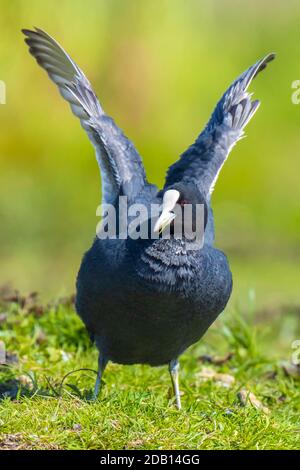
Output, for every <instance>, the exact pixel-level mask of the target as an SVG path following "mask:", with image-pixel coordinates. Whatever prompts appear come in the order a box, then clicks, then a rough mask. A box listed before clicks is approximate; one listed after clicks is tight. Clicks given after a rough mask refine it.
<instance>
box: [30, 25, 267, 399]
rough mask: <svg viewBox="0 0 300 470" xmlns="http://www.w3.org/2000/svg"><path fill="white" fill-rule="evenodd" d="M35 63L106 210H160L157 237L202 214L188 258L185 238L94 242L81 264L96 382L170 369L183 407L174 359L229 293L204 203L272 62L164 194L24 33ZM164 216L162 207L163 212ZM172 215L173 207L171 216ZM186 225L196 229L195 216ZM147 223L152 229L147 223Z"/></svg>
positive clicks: (82, 304)
mask: <svg viewBox="0 0 300 470" xmlns="http://www.w3.org/2000/svg"><path fill="white" fill-rule="evenodd" d="M23 32H24V34H25V35H26V42H27V44H28V45H29V48H30V49H29V50H30V52H31V54H32V55H33V56H34V57H35V58H36V60H37V62H38V63H39V64H40V65H41V66H42V67H43V68H44V69H45V70H46V71H47V72H48V75H49V76H50V78H51V79H52V80H53V81H54V82H55V83H56V84H57V86H58V88H59V90H60V93H61V94H62V96H63V97H64V98H65V99H66V100H67V101H68V102H69V103H70V105H71V108H72V110H73V112H74V114H75V115H76V116H78V117H79V118H80V121H81V124H82V126H83V128H84V129H85V130H86V131H87V134H88V136H89V138H90V140H91V142H92V144H93V145H94V147H95V149H96V155H97V161H98V163H99V166H100V169H101V174H102V194H103V201H104V202H110V203H112V204H114V205H115V206H116V207H117V209H118V196H119V195H126V196H127V197H128V201H129V202H130V203H137V202H138V203H143V204H144V205H146V206H147V207H149V206H150V204H151V203H154V202H156V203H160V204H162V215H161V216H160V218H159V220H158V222H157V224H156V225H157V227H158V229H159V230H161V228H162V227H163V226H165V225H166V224H167V225H170V227H171V234H173V233H174V223H175V221H174V217H175V216H174V213H173V205H172V203H171V205H170V201H172V198H173V199H174V201H175V202H174V206H175V204H177V205H180V206H182V208H183V211H184V210H185V207H187V206H186V204H192V207H193V210H194V208H195V207H196V204H203V205H204V227H205V232H204V244H203V246H201V247H199V248H198V249H190V248H191V243H192V241H190V240H188V239H187V238H186V237H183V238H182V239H177V238H176V237H175V236H174V235H171V238H170V239H165V238H164V237H162V236H160V237H159V238H158V239H148V240H143V239H141V238H140V239H137V240H133V239H131V238H128V239H125V240H123V239H122V240H120V239H115V240H113V239H106V240H102V239H99V238H98V237H96V238H95V240H94V243H93V245H92V247H91V248H90V250H89V251H88V252H87V253H86V254H85V255H84V258H83V261H82V264H81V267H80V270H79V274H78V278H77V298H76V308H77V311H78V314H79V315H80V317H81V318H82V320H83V321H84V323H85V325H86V327H87V329H88V332H89V334H90V335H91V337H92V338H93V339H94V340H95V342H96V345H97V347H98V348H99V351H100V355H99V373H98V379H97V383H96V388H95V395H96V396H97V394H98V391H99V385H100V379H101V374H102V372H103V370H104V368H105V365H106V363H107V361H108V360H111V361H114V362H118V363H120V364H134V363H147V364H150V365H152V366H158V365H162V364H169V367H170V372H171V377H172V381H173V386H174V391H175V394H176V401H177V406H178V407H180V396H179V388H178V361H177V358H178V357H179V356H180V354H182V353H183V352H184V350H185V349H186V348H188V347H189V346H190V345H191V344H193V343H195V342H196V341H198V340H199V339H200V338H201V337H202V336H203V334H204V333H205V332H206V330H207V329H208V328H209V326H210V325H211V324H212V323H213V322H214V320H215V319H216V318H217V316H218V315H219V314H220V313H221V312H222V311H223V309H224V308H225V306H226V304H227V302H228V299H229V297H230V294H231V289H232V278H231V272H230V269H229V265H228V261H227V258H226V256H225V255H224V254H223V253H222V252H221V251H219V250H218V249H216V248H215V247H214V246H213V241H214V222H213V214H212V210H211V208H210V195H211V193H212V190H213V187H214V184H215V181H216V179H217V177H218V174H219V171H220V169H221V167H222V165H223V163H224V162H225V160H226V158H227V156H228V153H229V151H230V150H231V148H232V146H233V145H234V144H235V143H236V142H237V141H238V140H239V139H240V138H241V137H242V135H243V129H244V127H245V126H246V124H247V123H248V122H249V120H250V119H251V117H252V116H253V115H254V113H255V112H256V110H257V108H258V106H259V101H251V96H250V95H249V94H248V93H247V88H248V86H249V84H250V82H251V81H252V79H253V78H254V77H255V76H256V75H257V74H258V72H260V71H261V70H263V69H264V68H265V66H266V64H267V63H268V62H270V61H271V60H272V59H273V58H274V54H270V55H268V56H267V57H266V58H264V59H263V60H260V61H259V62H257V63H256V64H255V65H254V66H252V67H250V68H249V69H248V70H246V72H244V73H243V74H242V75H241V76H240V77H239V78H238V79H237V80H236V81H235V82H234V83H233V84H232V85H231V86H230V87H229V89H228V90H227V91H226V93H225V94H224V96H223V97H222V98H221V100H220V101H219V103H218V104H217V106H216V108H215V110H214V112H213V114H212V117H211V119H210V121H209V122H208V124H207V126H206V128H205V129H204V131H203V132H202V133H201V134H200V136H199V137H198V138H197V140H196V141H195V143H194V144H193V145H192V146H191V147H190V148H189V149H188V150H187V151H186V152H185V153H184V154H183V155H182V156H181V158H180V159H179V160H178V161H177V162H176V163H174V164H173V165H172V166H171V167H170V168H169V170H168V173H167V177H166V183H165V186H164V188H163V190H161V191H158V190H157V188H156V187H155V186H153V185H150V184H149V183H148V182H147V180H146V176H145V171H144V168H143V165H142V162H141V159H140V157H139V154H138V153H137V151H136V150H135V148H134V146H133V144H132V143H131V142H129V140H128V139H127V138H126V137H125V136H124V134H123V133H122V132H121V131H120V129H119V128H118V127H117V126H116V124H115V123H114V121H113V120H112V119H111V118H110V117H108V116H106V114H105V113H104V111H103V109H102V107H101V105H100V103H99V101H98V99H97V97H96V95H95V94H94V92H93V90H92V88H91V85H90V83H89V82H88V80H87V78H86V77H85V76H84V74H83V73H82V72H81V70H80V69H79V67H78V66H77V65H76V64H75V62H73V60H72V59H71V58H70V57H69V56H68V55H67V54H66V52H65V51H64V50H63V49H62V48H61V47H60V46H59V45H58V44H57V43H56V41H54V39H52V38H51V37H50V36H49V35H48V34H47V33H45V32H44V31H41V30H40V29H36V31H29V30H24V31H23ZM166 206H168V207H166ZM169 206H170V207H169ZM192 214H193V215H192V218H191V220H190V221H189V222H185V224H190V225H191V227H192V226H193V227H194V225H195V220H194V212H192ZM148 222H149V221H148Z"/></svg>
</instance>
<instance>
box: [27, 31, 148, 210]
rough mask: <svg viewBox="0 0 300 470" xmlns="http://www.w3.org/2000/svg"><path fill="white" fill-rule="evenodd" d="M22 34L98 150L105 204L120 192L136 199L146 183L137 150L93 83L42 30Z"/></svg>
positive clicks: (30, 50)
mask: <svg viewBox="0 0 300 470" xmlns="http://www.w3.org/2000/svg"><path fill="white" fill-rule="evenodd" d="M22 31H23V33H24V34H25V36H26V39H25V42H26V43H27V44H28V46H29V52H30V53H31V54H32V55H33V57H34V58H35V59H36V61H37V63H38V64H39V65H40V66H41V67H43V68H44V69H45V70H46V72H47V73H48V75H49V77H50V78H51V80H52V81H53V82H54V83H55V84H56V85H57V86H58V89H59V91H60V93H61V95H62V96H63V97H64V98H65V99H66V100H67V101H68V102H69V104H70V106H71V109H72V111H73V113H74V114H75V116H77V117H79V119H80V122H81V125H82V127H83V128H84V129H85V130H86V132H87V134H88V136H89V138H90V140H91V142H92V144H93V145H94V147H95V150H96V156H97V161H98V164H99V166H100V169H101V175H102V195H103V202H106V203H108V202H110V203H113V202H114V201H115V199H116V197H117V196H118V195H119V194H120V192H121V193H122V194H124V195H127V196H128V198H129V199H130V200H132V199H134V198H135V196H136V195H137V194H138V193H139V192H140V191H141V190H142V188H143V187H144V185H145V182H146V176H145V171H144V167H143V164H142V161H141V158H140V156H139V154H138V152H137V151H136V149H135V147H134V146H133V144H132V143H131V142H130V141H129V140H128V139H127V137H125V135H124V134H123V132H122V131H121V130H120V129H119V128H118V126H117V125H116V124H115V122H114V121H113V119H112V118H110V117H109V116H107V115H106V114H105V113H104V111H103V109H102V107H101V105H100V103H99V101H98V99H97V97H96V95H95V93H94V92H93V89H92V87H91V84H90V82H89V81H88V79H87V78H86V77H85V75H84V74H83V72H82V71H81V70H80V68H79V67H78V66H77V65H76V64H75V62H74V61H73V60H72V59H71V57H70V56H69V55H68V54H67V53H66V52H65V51H64V50H63V49H62V47H61V46H60V45H59V44H58V43H57V42H56V41H55V40H54V39H53V38H52V37H51V36H49V35H48V34H47V33H45V32H44V31H42V30H41V29H38V28H36V30H35V31H30V30H27V29H23V30H22Z"/></svg>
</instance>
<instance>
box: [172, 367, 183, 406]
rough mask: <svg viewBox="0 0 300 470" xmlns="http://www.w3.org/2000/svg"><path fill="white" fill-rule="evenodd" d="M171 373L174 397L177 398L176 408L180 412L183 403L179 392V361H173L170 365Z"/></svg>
mask: <svg viewBox="0 0 300 470" xmlns="http://www.w3.org/2000/svg"><path fill="white" fill-rule="evenodd" d="M169 371H170V375H171V380H172V385H173V390H174V395H175V398H176V406H177V408H178V410H180V409H181V401H180V391H179V362H178V359H173V360H172V361H170V364H169Z"/></svg>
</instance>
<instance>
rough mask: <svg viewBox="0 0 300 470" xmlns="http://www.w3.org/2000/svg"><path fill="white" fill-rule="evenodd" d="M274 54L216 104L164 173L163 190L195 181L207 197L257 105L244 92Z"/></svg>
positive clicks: (256, 102)
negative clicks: (190, 140)
mask: <svg viewBox="0 0 300 470" xmlns="http://www.w3.org/2000/svg"><path fill="white" fill-rule="evenodd" d="M274 57H275V54H269V55H267V57H265V58H264V59H262V60H260V61H259V62H257V63H256V64H255V65H253V66H252V67H250V68H249V69H248V70H246V71H245V72H244V73H243V74H242V75H241V76H240V77H239V78H238V79H237V80H236V81H235V82H234V83H233V84H232V85H231V86H230V87H229V88H228V90H227V91H226V93H225V94H224V95H223V97H222V98H221V100H220V101H219V103H218V104H217V106H216V108H215V110H214V112H213V114H212V116H211V118H210V120H209V122H208V124H207V126H206V127H205V129H204V131H203V132H202V133H201V134H200V135H199V137H198V138H197V140H196V141H195V143H194V144H193V145H191V146H190V147H189V148H188V149H187V150H186V151H185V152H184V153H183V154H182V155H181V157H180V159H179V160H178V161H177V162H176V163H174V164H173V165H172V166H171V167H170V168H169V170H168V172H167V177H166V183H165V187H167V186H171V185H172V184H174V183H175V182H178V181H182V180H188V181H191V180H192V181H194V182H195V183H196V184H197V186H198V187H199V189H200V190H201V191H202V192H203V194H205V195H207V197H208V198H209V196H210V194H211V193H212V191H213V189H214V185H215V182H216V180H217V178H218V175H219V172H220V170H221V168H222V166H223V164H224V162H225V160H226V159H227V157H228V154H229V152H230V150H231V149H232V147H233V146H234V145H235V143H236V142H237V141H238V140H239V139H240V138H241V137H242V136H243V133H244V128H245V126H246V125H247V124H248V122H249V121H250V119H251V118H252V116H253V115H254V114H255V112H256V110H257V109H258V106H259V105H260V102H259V101H258V100H255V101H251V94H249V93H248V92H247V89H248V87H249V85H250V83H251V81H252V80H253V78H255V77H256V75H257V74H258V73H259V72H261V71H262V70H263V69H264V68H265V67H266V65H267V64H268V62H270V61H271V60H273V59H274Z"/></svg>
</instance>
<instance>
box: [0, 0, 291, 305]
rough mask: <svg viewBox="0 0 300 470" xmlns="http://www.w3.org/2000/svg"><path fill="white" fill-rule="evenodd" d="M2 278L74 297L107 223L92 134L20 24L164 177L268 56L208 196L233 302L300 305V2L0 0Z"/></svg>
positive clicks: (151, 170)
mask: <svg viewBox="0 0 300 470" xmlns="http://www.w3.org/2000/svg"><path fill="white" fill-rule="evenodd" d="M0 5H1V15H0V31H1V41H0V80H2V81H4V82H5V84H6V90H7V96H6V104H5V105H0V120H1V138H0V142H1V143H0V224H1V230H0V266H1V269H0V284H2V283H5V282H7V281H11V282H12V284H13V285H14V286H15V287H17V288H20V289H22V290H27V291H28V290H38V291H39V292H40V293H41V295H42V296H43V297H44V298H49V297H58V296H59V295H63V294H65V293H70V292H73V291H74V284H75V276H76V273H77V269H78V266H79V263H80V260H81V257H82V254H83V252H84V251H85V250H86V249H87V248H88V247H89V246H90V244H91V241H92V239H93V237H94V234H95V227H96V224H97V222H98V219H97V217H96V213H95V212H96V207H97V205H98V203H99V201H100V194H101V192H100V184H99V174H98V168H97V164H96V160H95V158H94V153H93V148H92V147H91V145H90V143H89V141H88V139H87V137H86V135H85V133H84V132H83V130H82V129H81V128H80V125H79V123H78V122H77V120H76V119H75V118H74V117H73V116H72V114H71V112H70V110H69V108H68V105H67V104H66V103H65V102H64V101H63V100H62V98H61V97H60V95H59V94H58V92H57V90H56V88H55V86H54V85H53V84H52V83H51V82H50V80H49V79H48V77H47V75H46V74H45V72H44V71H42V69H40V68H38V67H37V65H36V63H35V62H34V60H33V59H32V57H31V56H30V55H29V54H28V51H27V48H26V47H25V44H24V42H23V37H22V34H21V32H20V29H21V28H31V27H33V26H38V27H40V28H42V29H45V30H46V31H47V32H48V33H49V34H51V35H52V36H54V37H55V38H56V40H58V42H60V43H61V44H62V46H63V47H64V48H65V49H66V50H67V51H68V52H69V53H70V55H71V56H72V57H73V58H74V60H75V61H76V62H77V63H78V64H79V66H80V67H81V68H82V69H83V70H84V72H85V73H86V75H87V76H88V78H89V79H90V81H91V82H92V84H93V86H94V88H95V91H96V92H97V94H98V96H99V98H100V101H101V103H102V105H103V107H104V109H105V110H106V112H107V113H108V114H110V115H111V116H113V117H114V119H115V120H116V122H117V123H118V124H119V125H120V127H121V128H122V129H123V130H124V131H125V133H126V134H127V135H128V136H129V137H130V138H131V139H132V140H133V142H134V143H135V144H136V146H137V148H138V150H139V151H140V153H141V155H142V156H143V160H144V164H145V167H146V170H147V174H148V178H149V180H150V181H151V182H154V183H156V184H158V185H162V184H163V181H164V175H165V171H166V169H167V167H168V166H169V165H170V164H171V163H172V162H173V161H174V160H175V159H177V158H178V156H179V154H180V153H181V152H182V151H184V150H185V149H186V147H187V146H188V145H189V144H191V143H192V142H193V140H194V139H195V137H196V136H197V135H198V133H199V132H200V131H201V130H202V128H203V126H204V125H205V123H206V121H207V120H208V118H209V116H210V113H211V111H212V110H213V108H214V106H215V104H216V102H217V100H218V99H219V98H220V96H221V94H222V93H223V92H224V91H225V89H226V87H227V86H228V85H229V84H230V83H231V82H232V81H233V80H234V79H235V78H236V77H237V76H238V75H239V74H240V73H241V72H242V71H243V70H244V69H246V68H247V67H248V66H249V65H251V64H253V63H254V62H256V61H257V60H258V59H260V58H261V57H263V56H264V55H265V54H266V53H269V52H273V51H274V52H276V53H277V58H276V61H275V62H274V63H272V64H270V66H269V67H268V69H267V70H266V71H265V72H264V73H263V74H261V75H260V76H259V78H258V79H257V80H255V81H254V82H253V84H252V86H251V90H252V91H255V98H259V99H261V101H262V105H261V108H260V109H259V111H258V113H257V114H256V116H255V118H254V119H253V121H252V122H251V123H250V124H249V126H248V127H247V135H248V137H247V139H244V140H242V141H241V142H240V143H239V144H238V145H237V146H236V147H235V148H234V149H233V151H232V153H231V155H230V158H229V159H228V161H227V162H226V165H225V166H224V168H223V170H222V173H221V175H220V177H219V180H218V183H217V185H216V189H215V192H214V195H213V207H214V210H215V219H216V235H217V245H218V247H220V248H221V249H223V250H224V251H225V252H226V254H227V255H228V257H229V260H230V262H231V266H232V270H233V275H234V297H233V300H232V302H241V303H244V302H247V298H248V294H249V292H255V293H256V302H257V304H258V305H261V306H269V305H290V304H297V303H298V304H299V301H300V298H299V297H300V296H299V273H300V266H299V263H300V230H299V228H300V183H299V174H300V132H299V131H300V105H298V106H297V105H295V104H293V103H292V100H291V96H292V92H293V90H292V82H293V81H294V80H297V79H300V53H299V24H300V2H299V1H297V0H295V1H292V0H288V1H274V0H273V1H271V0H264V1H257V0H255V1H251V2H250V1H234V0H223V1H217V0H202V1H201V0H188V1H184V0H106V1H104V0H85V1H83V0H72V1H71V0H60V1H58V0H51V1H50V0H45V1H43V2H42V1H40V0H26V1H25V0H10V1H7V0H1V1H0Z"/></svg>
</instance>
